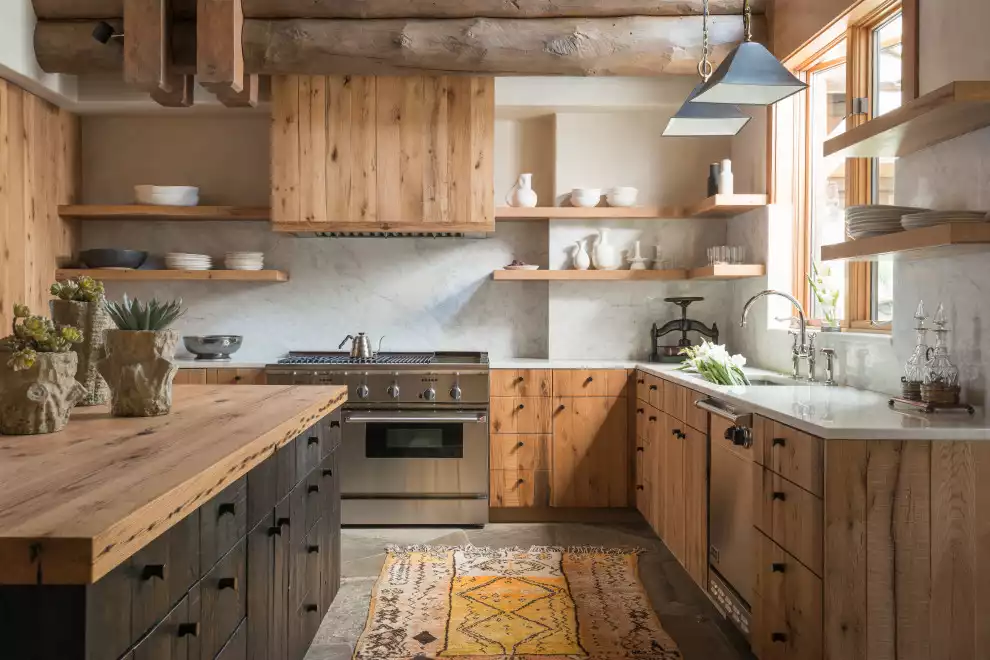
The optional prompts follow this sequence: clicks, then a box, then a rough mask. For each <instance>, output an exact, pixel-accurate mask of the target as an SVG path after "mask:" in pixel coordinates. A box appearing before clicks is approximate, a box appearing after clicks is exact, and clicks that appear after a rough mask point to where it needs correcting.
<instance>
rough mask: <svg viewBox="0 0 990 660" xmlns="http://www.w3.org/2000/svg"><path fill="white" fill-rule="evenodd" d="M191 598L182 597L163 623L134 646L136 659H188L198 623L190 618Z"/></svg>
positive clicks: (133, 654) (133, 656)
mask: <svg viewBox="0 0 990 660" xmlns="http://www.w3.org/2000/svg"><path fill="white" fill-rule="evenodd" d="M189 614H190V613H189V599H188V597H184V598H182V599H181V600H180V601H179V602H178V604H177V605H176V606H175V607H174V608H173V609H172V611H171V612H169V613H168V615H167V616H166V617H165V618H164V619H162V621H161V623H159V624H158V625H157V626H155V627H154V628H153V629H152V630H151V631H150V632H148V634H147V635H146V636H145V637H144V638H143V639H142V640H141V641H140V642H139V643H138V644H137V646H135V647H134V650H133V651H132V653H131V655H130V656H128V657H132V658H133V659H134V660H186V658H187V657H188V656H189V652H190V647H191V646H192V644H190V642H194V641H195V639H196V634H198V632H199V630H198V629H197V626H196V623H195V622H193V621H191V620H190V616H189Z"/></svg>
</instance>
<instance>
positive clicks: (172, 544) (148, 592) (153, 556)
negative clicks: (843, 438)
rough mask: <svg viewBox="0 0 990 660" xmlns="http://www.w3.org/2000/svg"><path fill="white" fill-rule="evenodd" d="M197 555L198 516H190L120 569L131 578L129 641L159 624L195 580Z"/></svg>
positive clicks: (197, 576) (140, 551)
mask: <svg viewBox="0 0 990 660" xmlns="http://www.w3.org/2000/svg"><path fill="white" fill-rule="evenodd" d="M199 554H200V553H199V515H198V512H194V513H193V514H191V515H189V516H187V517H185V518H183V519H182V520H181V521H179V523H178V524H177V525H175V526H174V527H172V528H171V529H169V530H168V531H167V532H165V533H164V534H162V535H161V536H159V537H158V538H157V539H155V540H154V541H152V542H151V543H150V544H149V545H147V546H145V547H144V548H142V549H141V550H139V551H138V552H137V553H136V554H135V555H134V556H133V557H131V559H130V561H129V562H126V563H125V564H124V565H123V567H124V568H123V570H125V571H127V572H129V573H130V575H131V585H132V588H131V639H132V640H136V639H139V638H140V637H141V635H143V634H144V633H146V632H147V631H148V630H149V629H150V628H151V627H152V626H154V625H155V624H156V623H158V622H159V621H161V620H162V617H164V616H165V614H166V613H167V612H168V611H169V610H170V609H171V608H172V606H173V605H175V604H176V603H177V602H178V601H179V600H180V599H181V598H182V597H183V596H184V595H185V594H186V592H187V591H189V588H190V587H191V586H192V585H193V583H194V582H196V580H198V579H199V575H200V573H199V568H200V558H199Z"/></svg>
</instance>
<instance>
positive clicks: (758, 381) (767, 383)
mask: <svg viewBox="0 0 990 660" xmlns="http://www.w3.org/2000/svg"><path fill="white" fill-rule="evenodd" d="M749 384H750V385H751V386H753V387H774V386H783V385H791V384H793V381H791V382H787V381H781V380H776V379H770V378H750V379H749Z"/></svg>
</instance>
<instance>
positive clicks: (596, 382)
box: [553, 369, 629, 397]
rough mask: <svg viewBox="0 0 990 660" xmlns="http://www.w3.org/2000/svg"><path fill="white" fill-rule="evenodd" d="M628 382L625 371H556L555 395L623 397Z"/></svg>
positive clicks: (554, 375) (554, 378) (554, 374)
mask: <svg viewBox="0 0 990 660" xmlns="http://www.w3.org/2000/svg"><path fill="white" fill-rule="evenodd" d="M628 381H629V374H628V373H627V372H626V370H625V369H554V372H553V395H554V396H555V397H561V396H573V397H581V396H608V397H621V396H625V395H626V385H627V383H628Z"/></svg>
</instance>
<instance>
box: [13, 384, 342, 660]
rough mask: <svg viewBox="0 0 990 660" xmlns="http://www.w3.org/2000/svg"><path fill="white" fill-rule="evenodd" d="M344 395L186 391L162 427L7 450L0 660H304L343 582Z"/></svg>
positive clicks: (101, 418)
mask: <svg viewBox="0 0 990 660" xmlns="http://www.w3.org/2000/svg"><path fill="white" fill-rule="evenodd" d="M346 399H347V392H346V389H345V388H341V387H295V386H239V387H230V386H192V385H189V386H178V387H176V388H175V402H174V406H173V411H172V413H171V414H170V415H167V416H163V417H153V418H132V419H124V418H114V417H110V416H109V413H108V410H107V408H106V407H104V406H100V407H94V408H78V409H76V411H74V412H73V415H72V419H71V421H70V423H69V426H68V427H67V428H66V429H65V430H64V431H62V432H61V433H56V434H52V435H46V436H21V437H12V436H4V437H0V632H2V636H3V639H4V643H3V648H4V652H3V653H2V654H0V655H3V657H11V658H17V659H18V660H22V659H34V658H38V659H47V658H59V659H60V660H64V659H71V658H80V659H82V658H86V659H91V660H97V659H101V660H102V659H109V660H115V659H117V658H127V659H128V660H130V659H131V658H134V659H135V660H137V659H139V658H153V659H155V660H157V659H158V658H179V657H181V658H193V657H195V658H202V659H204V660H206V659H211V660H212V658H217V657H220V658H223V659H224V660H234V659H236V658H246V657H252V658H273V659H274V658H292V659H293V660H295V659H296V658H301V657H302V656H303V655H304V654H305V651H306V648H307V647H308V645H309V642H310V641H311V639H312V636H313V634H315V632H316V629H317V628H318V626H319V623H320V620H321V619H322V616H323V613H325V612H326V610H327V608H328V607H329V605H330V602H331V601H332V599H333V596H334V595H335V593H336V588H337V585H338V584H339V550H338V548H339V538H340V534H339V528H340V514H339V512H340V504H339V499H340V497H339V486H338V485H337V475H336V454H335V450H336V448H337V445H338V444H339V439H340V422H339V412H336V411H338V409H339V408H340V407H341V406H342V405H343V404H344V402H345V401H346ZM8 654H9V655H8Z"/></svg>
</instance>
